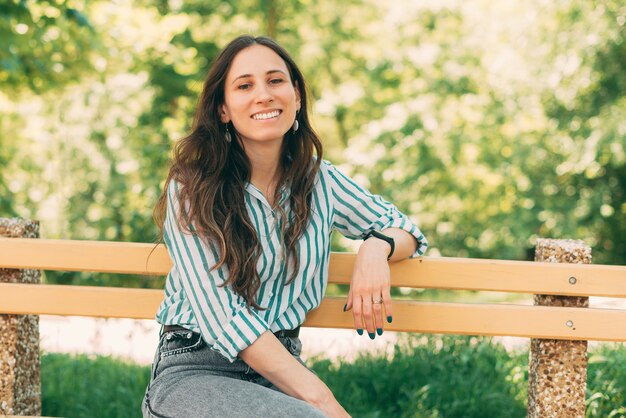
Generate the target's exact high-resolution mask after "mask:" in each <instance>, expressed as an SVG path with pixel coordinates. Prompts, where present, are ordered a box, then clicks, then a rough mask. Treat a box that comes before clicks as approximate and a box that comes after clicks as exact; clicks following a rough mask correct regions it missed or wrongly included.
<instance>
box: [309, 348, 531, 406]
mask: <svg viewBox="0 0 626 418" xmlns="http://www.w3.org/2000/svg"><path fill="white" fill-rule="evenodd" d="M526 357H527V356H525V355H510V354H509V353H507V351H506V350H505V349H504V347H503V346H502V345H499V344H494V343H492V342H490V341H489V340H488V339H486V338H474V337H448V336H446V337H443V338H439V337H424V338H421V337H419V336H412V337H410V336H409V337H408V338H405V339H404V340H401V343H400V345H398V346H397V347H396V349H395V352H394V355H393V357H392V358H387V356H385V355H380V354H379V355H371V354H367V353H366V354H363V355H361V356H359V357H358V358H357V359H356V360H355V361H354V362H353V363H348V362H340V363H339V364H332V363H331V362H330V361H328V360H319V361H317V362H315V363H314V364H313V367H312V368H313V370H314V371H315V372H316V373H317V374H318V375H319V376H320V378H321V379H322V380H323V381H324V382H326V383H327V384H328V386H329V387H330V389H331V390H332V391H333V393H334V394H335V397H336V398H337V400H338V401H339V403H341V404H342V405H343V406H344V407H345V408H346V410H347V411H348V412H349V413H350V414H351V415H352V416H355V417H407V418H408V417H495V416H501V413H502V411H507V416H510V417H523V416H525V413H526V412H525V410H526V409H525V397H526V394H525V392H526V389H525V382H526V372H525V370H527V365H526V364H525V363H526V362H527V360H526Z"/></svg>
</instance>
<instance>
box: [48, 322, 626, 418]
mask: <svg viewBox="0 0 626 418" xmlns="http://www.w3.org/2000/svg"><path fill="white" fill-rule="evenodd" d="M308 364H309V365H310V366H311V367H312V369H313V370H315V372H316V373H317V374H318V375H319V376H320V377H321V378H322V380H324V381H325V382H326V383H327V384H328V386H329V387H330V388H331V389H332V391H333V393H335V396H336V397H337V399H338V400H339V402H340V403H341V404H342V405H344V406H345V407H346V409H347V410H348V412H350V413H351V415H352V416H353V417H355V418H359V417H363V418H374V417H392V418H395V417H399V418H404V417H407V418H408V417H411V418H422V417H423V418H426V417H428V418H441V417H450V418H454V417H480V418H487V417H504V416H506V417H507V418H508V417H511V418H515V417H524V416H526V396H527V391H526V386H527V380H528V372H527V371H528V353H527V352H525V351H524V352H516V351H511V352H507V350H505V348H504V347H503V346H502V345H501V344H498V343H494V342H492V340H491V339H489V338H482V337H460V336H443V337H439V336H421V335H410V334H403V335H402V336H401V337H400V341H399V344H398V345H397V346H396V348H395V352H394V354H393V356H387V355H384V354H382V353H379V354H370V353H363V354H361V355H360V356H359V357H357V358H356V360H354V361H352V362H347V361H339V362H331V361H329V360H327V359H324V358H314V359H310V360H309V362H308ZM149 375H150V368H149V367H148V366H138V365H135V364H129V363H127V362H124V361H121V360H119V359H115V358H111V357H107V356H87V355H76V356H72V355H66V354H43V355H42V358H41V380H42V392H43V396H42V402H43V415H46V416H64V417H77V418H78V417H90V418H98V417H106V418H114V417H124V418H130V417H140V416H141V411H140V403H141V400H142V398H143V394H144V390H145V388H146V385H147V384H148V380H149ZM587 381H588V384H587V417H603V418H604V417H611V418H619V417H626V346H625V345H620V344H615V345H601V346H599V347H597V348H594V349H592V350H591V351H590V354H589V368H588V379H587Z"/></svg>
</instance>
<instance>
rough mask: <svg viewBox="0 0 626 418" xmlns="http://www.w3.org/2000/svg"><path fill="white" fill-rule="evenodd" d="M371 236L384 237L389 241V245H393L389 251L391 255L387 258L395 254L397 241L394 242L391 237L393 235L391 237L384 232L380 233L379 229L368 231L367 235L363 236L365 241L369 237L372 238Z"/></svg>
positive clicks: (383, 238)
mask: <svg viewBox="0 0 626 418" xmlns="http://www.w3.org/2000/svg"><path fill="white" fill-rule="evenodd" d="M371 237H375V238H378V239H382V240H383V241H387V242H388V243H389V246H390V247H391V251H389V255H388V256H387V260H389V259H390V258H391V256H392V255H393V251H394V250H395V248H396V245H395V242H394V240H393V238H391V237H389V236H387V235H385V234H383V233H380V232H378V231H374V230H371V231H370V232H368V233H367V235H365V237H364V238H363V241H365V240H367V239H368V238H371Z"/></svg>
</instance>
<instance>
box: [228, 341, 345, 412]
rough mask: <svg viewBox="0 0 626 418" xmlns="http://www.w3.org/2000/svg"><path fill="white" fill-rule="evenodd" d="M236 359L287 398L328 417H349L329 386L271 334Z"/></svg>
mask: <svg viewBox="0 0 626 418" xmlns="http://www.w3.org/2000/svg"><path fill="white" fill-rule="evenodd" d="M239 357H240V358H241V359H242V360H243V361H245V362H246V363H247V364H248V365H249V366H250V367H252V368H253V369H254V370H255V371H256V372H257V373H259V374H260V375H261V376H263V377H265V378H266V379H267V380H269V381H270V382H272V383H273V384H274V385H275V386H276V387H277V388H279V389H280V390H281V391H283V392H284V393H286V394H287V395H289V396H292V397H294V398H298V399H301V400H303V401H305V402H307V403H309V404H311V405H313V406H315V407H316V408H317V409H319V410H321V411H322V412H324V413H325V414H326V415H327V416H328V417H349V415H348V413H347V412H346V411H345V409H343V407H342V406H341V405H340V404H339V403H338V402H337V400H336V399H335V397H334V396H333V394H332V392H331V391H330V389H329V388H328V386H326V384H324V382H322V381H321V380H320V378H319V377H317V376H316V375H315V374H314V373H313V372H311V371H310V370H309V369H307V368H306V367H305V366H303V365H302V364H301V363H300V362H299V361H298V360H296V359H295V358H294V357H293V356H292V355H291V353H290V352H289V351H287V349H286V348H285V347H284V346H283V345H282V344H281V342H280V341H279V340H278V338H276V336H275V335H274V334H272V333H271V332H269V331H268V332H265V333H263V334H262V335H261V336H260V337H259V338H258V339H257V340H256V341H254V342H253V343H252V344H251V345H250V346H248V347H247V348H246V349H244V350H243V351H241V352H240V353H239Z"/></svg>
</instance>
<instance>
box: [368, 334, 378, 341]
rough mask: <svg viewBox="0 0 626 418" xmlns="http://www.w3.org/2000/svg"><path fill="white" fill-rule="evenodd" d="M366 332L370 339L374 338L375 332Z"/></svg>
mask: <svg viewBox="0 0 626 418" xmlns="http://www.w3.org/2000/svg"><path fill="white" fill-rule="evenodd" d="M367 334H368V335H369V336H370V339H372V340H373V339H374V338H376V334H374V333H373V332H368V333H367Z"/></svg>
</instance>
